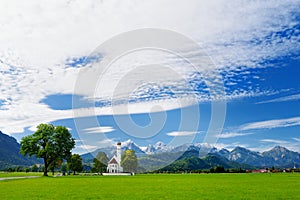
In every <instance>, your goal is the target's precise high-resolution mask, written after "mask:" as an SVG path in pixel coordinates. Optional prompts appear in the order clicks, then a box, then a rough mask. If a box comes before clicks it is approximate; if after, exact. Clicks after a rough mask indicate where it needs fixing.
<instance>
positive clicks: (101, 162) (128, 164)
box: [92, 150, 138, 173]
mask: <svg viewBox="0 0 300 200" xmlns="http://www.w3.org/2000/svg"><path fill="white" fill-rule="evenodd" d="M108 161H109V159H108V157H107V155H106V154H105V153H104V152H99V153H98V154H97V156H96V158H94V160H93V162H94V166H93V168H92V172H96V173H103V172H106V168H107V163H108ZM121 166H122V167H123V170H124V171H125V172H136V171H137V166H138V161H137V156H136V154H135V152H134V150H126V151H124V152H123V154H122V155H121Z"/></svg>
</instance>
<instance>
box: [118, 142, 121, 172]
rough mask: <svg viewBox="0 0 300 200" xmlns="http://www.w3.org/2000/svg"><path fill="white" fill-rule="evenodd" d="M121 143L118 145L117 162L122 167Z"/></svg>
mask: <svg viewBox="0 0 300 200" xmlns="http://www.w3.org/2000/svg"><path fill="white" fill-rule="evenodd" d="M121 155H122V152H121V142H118V143H117V162H118V163H119V165H120V166H121Z"/></svg>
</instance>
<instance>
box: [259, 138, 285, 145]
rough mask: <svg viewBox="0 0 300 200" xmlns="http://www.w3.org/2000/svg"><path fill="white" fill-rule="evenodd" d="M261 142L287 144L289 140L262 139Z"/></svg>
mask: <svg viewBox="0 0 300 200" xmlns="http://www.w3.org/2000/svg"><path fill="white" fill-rule="evenodd" d="M260 141H261V142H267V143H275V144H289V142H287V141H285V140H275V139H262V140H260Z"/></svg>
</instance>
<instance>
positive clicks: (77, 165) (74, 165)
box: [68, 154, 83, 175]
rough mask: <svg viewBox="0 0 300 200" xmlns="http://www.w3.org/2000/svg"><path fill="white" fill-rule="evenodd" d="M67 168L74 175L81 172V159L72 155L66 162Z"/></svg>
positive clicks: (76, 155) (77, 155)
mask: <svg viewBox="0 0 300 200" xmlns="http://www.w3.org/2000/svg"><path fill="white" fill-rule="evenodd" d="M68 168H69V169H70V170H72V171H73V174H74V175H75V173H76V172H81V171H82V169H83V165H82V158H81V157H80V155H79V154H73V155H72V156H71V158H70V159H69V160H68Z"/></svg>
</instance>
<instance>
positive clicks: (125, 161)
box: [121, 150, 138, 172]
mask: <svg viewBox="0 0 300 200" xmlns="http://www.w3.org/2000/svg"><path fill="white" fill-rule="evenodd" d="M121 166H122V167H123V169H124V171H125V172H136V170H137V166H138V162H137V157H136V155H135V151H134V150H126V151H124V153H123V154H122V158H121Z"/></svg>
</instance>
